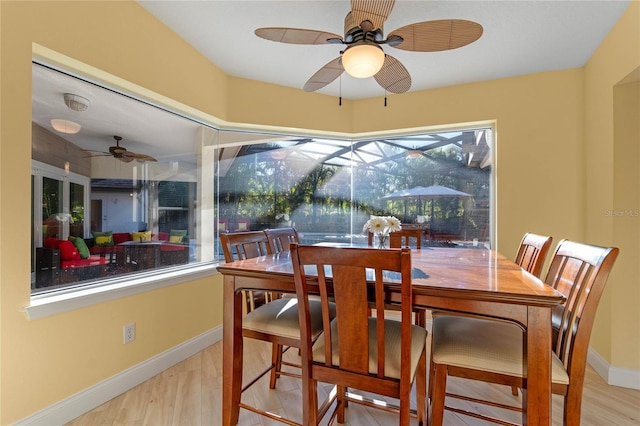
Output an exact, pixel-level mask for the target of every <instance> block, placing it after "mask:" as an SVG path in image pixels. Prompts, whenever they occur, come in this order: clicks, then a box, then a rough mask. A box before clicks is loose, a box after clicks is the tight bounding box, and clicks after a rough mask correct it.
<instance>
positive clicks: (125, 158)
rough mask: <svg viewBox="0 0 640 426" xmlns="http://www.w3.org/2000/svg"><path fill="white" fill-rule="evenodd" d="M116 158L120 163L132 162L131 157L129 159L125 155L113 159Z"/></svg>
mask: <svg viewBox="0 0 640 426" xmlns="http://www.w3.org/2000/svg"><path fill="white" fill-rule="evenodd" d="M114 158H117V159H118V160H120V161H122V162H123V163H130V162H132V161H133V157H129V156H125V155H121V156H118V157H114Z"/></svg>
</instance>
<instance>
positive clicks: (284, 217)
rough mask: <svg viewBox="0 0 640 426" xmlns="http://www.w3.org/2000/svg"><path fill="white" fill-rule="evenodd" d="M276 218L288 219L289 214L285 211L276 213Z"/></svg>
mask: <svg viewBox="0 0 640 426" xmlns="http://www.w3.org/2000/svg"><path fill="white" fill-rule="evenodd" d="M276 220H289V215H288V214H286V213H279V214H277V215H276Z"/></svg>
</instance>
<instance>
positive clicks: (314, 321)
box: [242, 297, 336, 340]
mask: <svg viewBox="0 0 640 426" xmlns="http://www.w3.org/2000/svg"><path fill="white" fill-rule="evenodd" d="M329 309H330V315H331V317H332V318H333V317H335V315H336V310H335V305H333V304H330V305H329ZM309 315H310V317H311V333H312V339H313V340H315V339H316V338H317V337H318V336H319V335H320V333H322V306H321V303H320V301H319V300H315V299H309ZM299 324H300V323H299V319H298V299H296V298H290V297H286V298H281V299H276V300H274V301H273V302H269V303H267V304H264V305H262V306H260V307H258V308H256V309H254V310H253V311H251V312H249V313H248V314H247V315H246V316H245V317H244V318H243V319H242V328H245V329H247V330H253V331H257V332H262V333H268V334H273V335H275V336H281V337H288V338H292V339H300V325H299Z"/></svg>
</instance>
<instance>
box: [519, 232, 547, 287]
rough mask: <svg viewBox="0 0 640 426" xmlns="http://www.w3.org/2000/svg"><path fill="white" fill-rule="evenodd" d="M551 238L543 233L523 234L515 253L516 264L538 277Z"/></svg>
mask: <svg viewBox="0 0 640 426" xmlns="http://www.w3.org/2000/svg"><path fill="white" fill-rule="evenodd" d="M552 240H553V238H551V237H548V236H544V235H537V234H532V233H527V234H525V235H524V237H522V241H521V242H520V247H519V248H518V253H517V254H516V264H518V265H520V266H521V267H522V268H523V269H525V270H526V271H528V272H530V273H532V274H533V275H535V276H536V277H540V274H541V273H542V267H543V265H544V260H545V258H546V257H547V253H548V252H549V248H550V247H551V241H552Z"/></svg>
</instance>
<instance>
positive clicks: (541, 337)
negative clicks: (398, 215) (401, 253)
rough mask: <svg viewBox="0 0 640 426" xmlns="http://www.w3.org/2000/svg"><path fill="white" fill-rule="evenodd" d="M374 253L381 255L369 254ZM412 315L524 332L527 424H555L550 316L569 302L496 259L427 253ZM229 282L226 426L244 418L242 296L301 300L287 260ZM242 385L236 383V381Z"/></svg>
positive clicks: (261, 263)
mask: <svg viewBox="0 0 640 426" xmlns="http://www.w3.org/2000/svg"><path fill="white" fill-rule="evenodd" d="M371 250H376V249H371ZM411 261H412V269H413V273H412V290H413V305H414V307H419V308H427V309H434V310H438V311H451V312H462V313H471V314H476V315H481V316H486V317H492V318H500V319H505V320H508V321H513V322H515V323H517V324H519V325H520V326H521V327H522V328H523V330H524V331H525V338H524V339H523V347H524V357H523V371H524V374H525V376H526V378H527V389H524V390H523V392H522V395H523V409H524V410H523V413H522V416H523V418H522V420H523V424H527V425H549V424H551V310H552V308H553V307H554V306H557V305H559V304H561V303H563V302H564V296H563V295H562V294H561V293H560V292H558V291H556V290H555V289H553V288H552V287H550V286H548V285H546V284H544V283H543V282H542V281H541V280H539V279H538V278H536V277H535V276H533V275H531V274H530V273H528V272H526V271H525V270H523V269H522V268H520V267H519V266H518V265H516V264H515V263H514V262H513V261H511V260H509V259H507V258H506V257H505V256H503V255H501V254H499V253H498V252H496V251H492V250H487V249H484V248H462V249H460V248H431V247H427V248H422V249H420V250H412V251H411ZM218 271H220V272H221V273H222V274H223V275H224V284H223V285H224V296H223V297H224V300H223V311H224V317H223V387H222V389H223V391H222V392H223V394H222V401H223V403H222V404H223V407H222V420H223V425H225V426H231V425H235V424H236V423H237V421H238V416H239V410H240V408H239V402H240V396H241V385H238V384H239V383H241V380H240V379H239V378H241V377H242V367H243V359H242V352H243V342H242V340H243V339H242V299H241V294H240V290H243V289H260V290H272V291H280V292H288V293H292V292H295V286H294V280H293V270H292V263H291V257H290V253H289V252H282V253H278V254H273V255H267V256H262V257H257V258H253V259H247V260H240V261H235V262H230V263H226V264H223V265H220V266H218ZM385 291H386V294H387V295H386V297H387V299H388V301H389V303H399V301H400V287H399V284H398V283H396V282H393V279H390V280H389V282H388V283H386V284H385ZM234 379H236V380H234Z"/></svg>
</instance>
